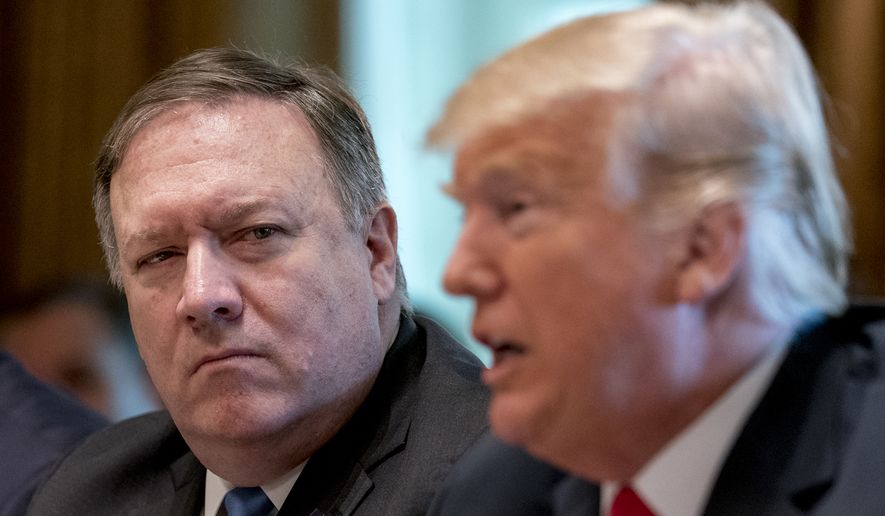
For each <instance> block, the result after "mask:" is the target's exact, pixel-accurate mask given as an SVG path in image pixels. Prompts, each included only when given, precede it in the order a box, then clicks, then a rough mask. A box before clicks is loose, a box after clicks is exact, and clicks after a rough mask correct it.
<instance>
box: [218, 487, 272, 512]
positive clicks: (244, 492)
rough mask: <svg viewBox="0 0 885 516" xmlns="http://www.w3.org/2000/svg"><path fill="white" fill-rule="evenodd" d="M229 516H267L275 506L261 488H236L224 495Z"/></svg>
mask: <svg viewBox="0 0 885 516" xmlns="http://www.w3.org/2000/svg"><path fill="white" fill-rule="evenodd" d="M224 508H225V509H226V510H227V516H267V515H268V514H270V511H272V510H273V508H274V506H273V503H271V501H270V498H268V497H267V495H266V494H264V491H262V489H261V488H260V487H235V488H234V489H231V490H230V491H228V492H227V494H226V495H224Z"/></svg>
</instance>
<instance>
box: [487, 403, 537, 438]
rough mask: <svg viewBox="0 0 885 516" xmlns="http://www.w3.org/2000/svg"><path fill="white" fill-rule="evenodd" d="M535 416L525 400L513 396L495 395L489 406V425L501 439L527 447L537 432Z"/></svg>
mask: <svg viewBox="0 0 885 516" xmlns="http://www.w3.org/2000/svg"><path fill="white" fill-rule="evenodd" d="M535 421H536V420H535V418H533V417H532V415H531V413H530V411H529V410H528V406H527V404H526V403H525V402H523V401H520V400H519V399H517V398H514V397H512V396H502V395H497V394H496V395H493V397H492V403H491V405H490V407H489V425H490V426H491V428H492V433H494V434H495V436H497V437H498V438H499V439H501V440H503V441H506V442H508V443H510V444H513V445H515V446H520V447H527V446H528V445H530V443H531V442H532V437H533V435H534V434H535V432H534V431H532V429H533V428H534V427H535V425H536V423H535Z"/></svg>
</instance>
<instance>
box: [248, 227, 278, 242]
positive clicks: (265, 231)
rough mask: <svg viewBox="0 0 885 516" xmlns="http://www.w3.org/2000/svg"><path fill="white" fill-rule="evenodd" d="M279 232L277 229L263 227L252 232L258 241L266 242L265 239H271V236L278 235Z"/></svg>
mask: <svg viewBox="0 0 885 516" xmlns="http://www.w3.org/2000/svg"><path fill="white" fill-rule="evenodd" d="M276 232H277V230H276V229H275V228H271V227H267V226H262V227H259V228H255V229H253V230H252V232H251V233H252V236H253V237H255V239H256V240H264V239H265V238H269V237H270V236H271V235H273V234H274V233H276Z"/></svg>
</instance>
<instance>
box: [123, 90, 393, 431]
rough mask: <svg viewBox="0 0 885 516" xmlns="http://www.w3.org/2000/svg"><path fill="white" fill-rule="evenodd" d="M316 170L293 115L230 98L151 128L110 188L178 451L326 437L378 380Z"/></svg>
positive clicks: (363, 316)
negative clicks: (284, 437)
mask: <svg viewBox="0 0 885 516" xmlns="http://www.w3.org/2000/svg"><path fill="white" fill-rule="evenodd" d="M323 167H324V164H323V160H322V158H321V151H320V147H319V144H318V142H317V139H316V137H315V135H314V133H313V131H312V130H311V128H310V126H309V124H308V122H307V120H306V118H305V117H304V115H303V114H302V113H301V112H300V111H299V110H298V109H297V108H294V107H290V106H286V105H283V104H280V103H276V102H272V101H268V100H263V99H256V98H239V99H234V100H232V101H230V102H228V103H225V104H223V105H221V106H215V107H207V106H204V105H201V104H183V105H180V106H176V107H175V108H174V109H171V110H170V111H168V112H166V113H164V114H162V115H161V116H159V117H158V118H156V119H155V120H153V121H151V122H150V123H149V124H148V125H147V126H146V127H145V128H143V129H141V130H140V131H139V132H138V133H137V135H136V136H135V138H134V140H133V141H132V143H131V145H130V147H129V148H128V151H127V152H126V154H125V156H124V159H123V161H122V164H121V165H120V167H119V170H118V171H117V172H116V173H115V174H114V176H113V179H112V181H111V212H112V216H113V221H114V227H115V231H116V239H117V242H118V244H119V247H120V256H121V264H120V266H121V271H122V277H123V284H124V287H125V290H126V294H127V298H128V302H129V309H130V312H131V317H132V324H133V329H134V331H135V335H136V338H137V341H138V345H139V349H140V352H141V354H142V357H143V358H144V361H145V363H146V364H147V368H148V371H149V372H150V375H151V378H152V379H153V381H154V383H155V384H156V387H157V390H158V391H159V393H160V395H161V397H162V399H163V402H164V403H165V404H166V406H167V407H168V409H169V411H170V413H171V414H172V417H173V419H174V420H175V422H176V424H177V426H178V427H179V429H180V430H181V431H182V434H183V435H184V436H185V438H188V439H189V441H190V440H192V439H195V438H209V439H216V438H221V439H241V440H248V441H252V440H255V439H261V438H272V437H274V436H279V435H281V433H282V432H288V433H291V431H292V429H293V428H294V429H303V430H304V432H303V433H305V434H307V433H309V432H313V431H314V430H316V428H318V427H319V428H323V425H324V423H326V424H327V425H326V426H331V425H332V424H333V423H332V421H335V420H336V418H338V419H340V418H341V416H340V415H336V414H345V416H344V417H347V416H346V415H347V414H348V412H347V411H348V409H351V408H353V406H355V405H356V404H358V403H359V402H361V400H362V397H363V396H364V395H365V393H366V392H367V391H368V388H369V386H370V385H371V382H372V380H373V379H374V377H375V375H376V374H377V371H378V369H379V368H380V364H381V361H382V359H383V356H384V352H385V349H386V345H387V342H381V338H380V335H379V322H378V303H379V295H378V288H377V285H376V284H375V283H373V280H372V277H371V275H370V267H371V258H372V257H371V254H372V253H371V250H370V249H368V248H367V246H366V240H365V238H364V237H362V238H361V236H360V235H359V234H355V233H354V232H352V231H350V230H348V229H347V227H346V225H345V222H344V220H343V219H342V216H341V214H340V212H339V207H338V204H337V202H336V197H335V195H334V194H333V192H332V190H331V187H330V185H329V184H328V182H327V180H326V178H325V177H324V172H323ZM336 424H337V423H336Z"/></svg>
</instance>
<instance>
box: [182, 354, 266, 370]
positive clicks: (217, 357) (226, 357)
mask: <svg viewBox="0 0 885 516" xmlns="http://www.w3.org/2000/svg"><path fill="white" fill-rule="evenodd" d="M258 356H260V355H258V354H257V353H255V352H254V351H251V350H244V349H227V350H224V351H221V352H218V353H213V354H211V355H206V356H204V357H203V358H201V359H200V360H199V361H197V365H196V366H194V369H193V371H192V373H196V372H197V371H199V370H200V369H201V368H203V367H205V366H210V365H213V364H217V363H222V362H228V361H232V360H237V359H240V358H254V357H258Z"/></svg>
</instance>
